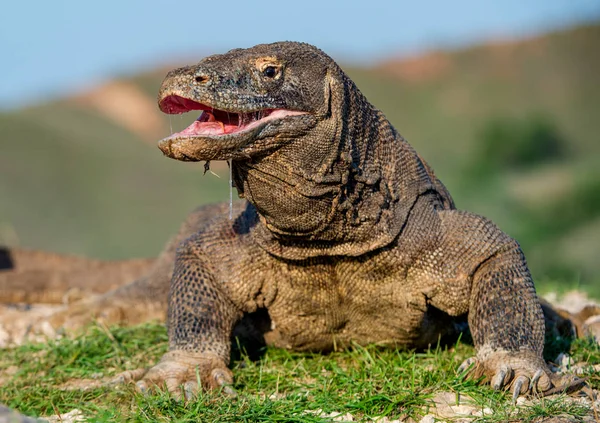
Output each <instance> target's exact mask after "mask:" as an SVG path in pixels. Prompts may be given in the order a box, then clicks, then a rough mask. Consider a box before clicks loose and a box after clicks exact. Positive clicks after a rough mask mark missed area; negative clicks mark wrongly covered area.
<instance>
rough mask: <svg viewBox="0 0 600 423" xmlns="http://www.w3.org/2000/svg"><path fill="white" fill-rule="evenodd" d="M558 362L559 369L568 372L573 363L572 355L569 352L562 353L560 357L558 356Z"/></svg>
mask: <svg viewBox="0 0 600 423" xmlns="http://www.w3.org/2000/svg"><path fill="white" fill-rule="evenodd" d="M556 364H557V365H558V367H559V371H561V372H566V371H568V370H569V366H570V364H571V357H570V356H569V354H565V353H560V354H559V355H558V357H556Z"/></svg>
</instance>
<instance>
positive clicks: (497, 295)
mask: <svg viewBox="0 0 600 423" xmlns="http://www.w3.org/2000/svg"><path fill="white" fill-rule="evenodd" d="M158 100H159V107H160V108H161V109H162V110H163V111H164V112H167V113H182V112H185V111H189V110H192V109H193V110H198V109H203V110H206V112H205V113H204V114H203V116H202V117H201V118H200V119H199V122H198V123H194V124H193V125H192V126H191V127H190V128H189V129H188V130H186V131H183V132H182V133H178V134H174V135H172V136H171V137H169V138H166V139H164V140H162V141H161V142H160V143H159V147H160V149H161V150H162V151H163V153H164V154H165V155H167V156H169V157H171V158H174V159H178V160H186V161H209V160H230V161H231V164H232V171H233V178H234V182H235V186H236V188H237V190H238V193H239V195H240V197H243V198H245V201H241V202H237V203H236V204H235V207H234V216H233V219H232V220H229V219H228V217H227V214H228V213H227V205H221V206H214V207H212V208H204V209H199V210H198V211H196V212H195V213H193V214H192V215H191V217H190V220H189V222H188V223H186V224H184V227H183V228H182V231H181V232H180V234H179V235H178V236H177V237H176V238H175V239H174V240H173V241H172V243H171V244H170V247H168V248H167V250H166V252H165V253H164V254H163V256H162V257H161V258H159V260H158V261H157V263H155V265H154V266H155V267H154V270H153V271H151V272H150V273H149V274H148V276H147V277H144V278H142V279H140V280H138V281H136V282H134V283H133V284H131V285H129V286H125V287H122V288H119V290H117V291H115V292H112V293H108V294H105V296H104V299H103V302H102V303H98V302H94V303H93V305H92V308H93V307H98V308H99V309H100V310H101V309H103V308H106V310H109V311H114V309H115V307H118V310H121V309H127V308H128V307H129V308H132V309H133V308H135V307H136V304H138V305H137V307H138V310H144V309H145V307H149V306H148V305H147V304H150V303H152V304H155V305H154V306H155V307H159V308H160V307H161V306H160V304H159V303H160V301H159V300H160V295H161V292H163V291H164V288H165V287H166V286H167V283H168V282H167V281H168V280H169V276H170V274H171V271H172V280H171V285H170V291H169V300H168V322H169V344H170V351H169V352H168V353H167V354H165V356H164V357H163V358H162V359H161V361H160V363H158V364H157V365H156V366H154V367H152V368H151V369H150V370H149V371H148V372H141V371H134V372H126V373H125V374H123V375H121V376H120V379H121V380H138V379H140V380H139V382H138V386H139V388H140V389H141V390H146V389H148V388H150V387H151V386H152V385H156V384H158V385H163V384H164V385H166V386H167V388H168V390H169V391H170V392H171V393H172V394H173V395H175V396H181V389H180V387H181V386H183V387H184V391H183V392H184V393H185V395H186V396H187V395H194V393H195V392H196V391H197V390H198V389H200V387H199V386H198V384H197V375H199V376H200V381H201V385H202V386H203V387H205V388H219V387H225V390H226V392H229V393H232V390H231V388H230V386H229V385H230V384H231V383H232V381H233V376H232V373H231V371H230V370H229V369H228V368H227V366H228V363H229V356H230V349H231V336H232V333H234V331H235V330H236V328H238V327H239V326H240V324H243V325H246V326H247V325H249V324H250V323H252V322H255V323H256V327H255V332H260V333H262V336H263V337H264V340H265V341H266V342H267V343H269V344H272V345H276V346H279V347H283V348H290V349H296V350H317V351H327V350H331V349H333V348H334V347H343V346H346V345H349V344H351V343H353V342H356V343H358V344H369V343H378V344H388V345H390V346H393V347H396V348H413V347H417V348H418V347H427V346H428V345H431V344H434V343H436V342H437V341H438V339H439V338H440V337H444V336H446V335H455V334H456V333H457V332H458V331H459V330H460V329H461V327H462V324H463V322H464V321H465V319H468V323H469V327H470V330H471V333H472V334H473V339H474V343H475V347H476V349H477V356H476V357H474V358H473V359H471V360H468V361H467V362H466V363H465V364H464V365H463V366H461V370H466V369H467V367H468V366H469V365H474V366H473V368H472V369H471V371H470V375H472V376H474V377H479V376H484V377H485V378H486V380H488V381H490V382H491V384H492V385H493V386H494V387H495V388H497V389H511V390H512V392H513V394H514V396H515V397H516V396H518V395H519V394H523V393H527V392H531V391H533V390H538V391H546V392H552V391H553V390H557V389H560V388H561V386H562V385H561V384H563V383H564V381H561V380H558V379H557V378H556V377H554V376H553V375H552V374H551V372H550V370H549V369H548V367H547V366H546V364H545V362H544V360H543V358H542V349H543V341H544V316H543V314H542V308H541V307H540V302H539V300H538V298H537V296H536V293H535V289H534V286H533V282H532V280H531V276H530V273H529V270H528V268H527V264H526V262H525V258H524V256H523V253H522V252H521V250H520V247H519V245H518V243H517V242H516V241H514V240H513V239H511V238H510V237H509V236H507V235H506V234H504V233H503V232H502V231H500V229H498V228H497V227H496V226H495V225H494V224H493V223H492V222H490V221H489V220H487V219H485V218H483V217H480V216H477V215H474V214H472V213H468V212H464V211H458V210H456V209H455V207H454V203H453V201H452V198H451V196H450V194H449V193H448V191H447V190H446V188H445V187H444V186H443V184H442V183H441V182H440V181H439V180H438V179H437V177H436V176H435V175H434V173H433V171H432V170H431V168H430V167H429V166H428V165H427V164H426V163H425V161H424V160H423V159H422V158H421V157H419V155H418V154H417V153H416V152H415V151H414V150H413V149H412V147H411V146H410V145H409V144H408V143H407V142H406V141H405V140H404V139H403V138H402V137H401V136H400V135H399V134H398V133H397V132H396V130H395V129H394V127H393V126H392V125H391V124H390V123H389V121H388V120H387V119H386V118H385V116H384V115H383V113H381V112H380V111H379V110H377V109H376V108H374V107H373V106H372V105H371V104H369V102H368V101H367V100H366V99H365V97H364V96H363V95H362V94H361V93H360V91H359V90H358V89H357V88H356V86H355V85H354V83H353V82H352V81H351V80H350V79H349V78H348V77H347V76H346V75H345V74H344V73H343V71H342V70H341V69H340V68H339V67H338V65H337V64H336V63H335V62H334V61H333V60H332V59H331V58H329V57H328V56H327V55H326V54H324V53H323V52H322V51H320V50H318V49H317V48H315V47H313V46H310V45H307V44H301V43H291V42H284V43H275V44H269V45H259V46H256V47H253V48H250V49H246V50H241V49H237V50H232V51H230V52H228V53H226V54H224V55H216V56H211V57H208V58H206V59H204V60H202V61H201V62H200V63H198V64H197V65H194V66H188V67H184V68H180V69H176V70H174V71H172V72H170V73H169V74H168V75H167V77H166V79H165V81H164V82H163V85H162V87H161V90H160V93H159V98H158ZM273 110H274V112H273ZM240 113H244V114H245V115H240ZM269 114H270V115H269ZM267 115H269V116H268V117H267V119H260V120H258V121H254V122H253V123H252V124H249V122H251V121H253V120H256V119H257V118H263V117H265V116H267ZM181 241H183V242H181ZM177 245H179V247H178V249H177V251H176V252H175V246H177ZM173 260H174V265H173ZM147 288H152V289H154V291H151V290H148V289H147ZM161 290H162V291H161ZM150 291H151V292H153V294H151V295H149V294H148V292H150ZM152 301H154V303H153V302H152ZM115 302H118V303H119V304H120V305H118V306H115ZM98 304H100V305H98ZM139 304H142V306H140V305H139ZM87 308H88V309H89V308H90V306H89V305H88V306H87ZM163 308H164V307H163ZM265 311H266V312H267V313H268V320H269V321H270V322H268V323H267V324H265V322H264V317H265V316H266V313H265ZM136 313H138V312H136ZM139 313H141V314H143V311H139ZM139 313H138V314H139ZM71 314H72V313H71V312H68V313H67V315H66V316H62V317H61V318H60V319H58V320H59V321H66V320H68V318H69V316H70V315H71ZM256 316H262V317H263V319H258V318H256ZM255 318H256V319H255ZM242 319H244V320H242ZM55 323H60V322H55ZM196 370H197V371H196Z"/></svg>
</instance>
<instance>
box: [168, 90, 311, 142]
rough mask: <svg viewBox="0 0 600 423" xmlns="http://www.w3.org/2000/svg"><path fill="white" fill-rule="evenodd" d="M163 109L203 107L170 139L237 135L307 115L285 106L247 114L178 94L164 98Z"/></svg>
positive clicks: (179, 110)
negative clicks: (288, 118) (288, 117)
mask: <svg viewBox="0 0 600 423" xmlns="http://www.w3.org/2000/svg"><path fill="white" fill-rule="evenodd" d="M160 109H161V110H162V111H163V112H165V113H168V114H181V113H186V112H189V111H192V110H202V113H201V114H200V116H199V117H198V119H196V120H195V121H194V123H192V124H191V125H190V126H188V127H187V128H185V129H184V130H183V131H181V132H176V133H174V134H173V135H171V136H170V137H169V138H180V137H198V136H220V135H229V134H236V133H240V132H246V131H249V130H251V129H253V128H256V127H258V126H260V125H262V124H263V123H266V122H269V121H272V120H276V119H282V118H284V117H287V116H296V115H302V114H305V112H300V111H295V110H286V109H262V110H257V111H254V112H246V113H236V112H226V111H223V110H218V109H215V108H213V107H210V106H208V105H205V104H202V103H198V102H196V101H194V100H190V99H188V98H184V97H180V96H178V95H169V96H167V97H165V98H164V99H163V100H161V102H160Z"/></svg>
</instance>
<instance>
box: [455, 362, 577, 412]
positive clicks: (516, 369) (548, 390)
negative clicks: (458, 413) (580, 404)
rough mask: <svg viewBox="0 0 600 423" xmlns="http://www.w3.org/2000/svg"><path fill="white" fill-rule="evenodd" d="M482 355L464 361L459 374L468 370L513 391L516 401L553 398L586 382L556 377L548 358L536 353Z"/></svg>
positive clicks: (497, 386) (475, 376) (475, 377)
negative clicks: (532, 395)
mask: <svg viewBox="0 0 600 423" xmlns="http://www.w3.org/2000/svg"><path fill="white" fill-rule="evenodd" d="M482 355H483V354H478V356H477V357H471V358H468V359H467V360H465V361H463V363H462V364H461V365H460V367H459V368H458V372H459V373H462V372H464V371H468V372H467V376H468V377H471V378H474V379H479V378H481V377H483V378H484V381H485V382H489V383H490V384H491V385H492V388H494V389H496V390H500V389H507V390H510V391H511V392H512V394H513V402H514V401H516V400H517V398H518V397H519V395H524V394H527V393H538V394H540V395H544V396H545V395H551V394H555V393H559V392H565V391H569V390H572V389H576V388H578V387H581V386H583V384H584V383H585V381H584V380H583V379H580V378H578V377H575V376H572V375H565V376H559V375H555V374H553V373H552V372H551V371H550V369H549V368H548V366H547V365H546V363H545V362H544V359H543V358H542V357H540V356H538V355H537V354H536V353H535V352H533V351H519V352H509V351H495V352H490V353H487V354H485V355H483V357H481V356H482Z"/></svg>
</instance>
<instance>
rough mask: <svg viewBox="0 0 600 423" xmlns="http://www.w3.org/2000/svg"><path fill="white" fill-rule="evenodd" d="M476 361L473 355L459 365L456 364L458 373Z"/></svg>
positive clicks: (464, 370) (467, 368)
mask: <svg viewBox="0 0 600 423" xmlns="http://www.w3.org/2000/svg"><path fill="white" fill-rule="evenodd" d="M475 362H476V359H475V357H469V358H467V359H466V360H465V361H463V362H462V364H461V365H460V366H458V370H457V371H458V373H463V372H466V371H467V370H469V368H470V367H471V366H472V365H474V364H475Z"/></svg>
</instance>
